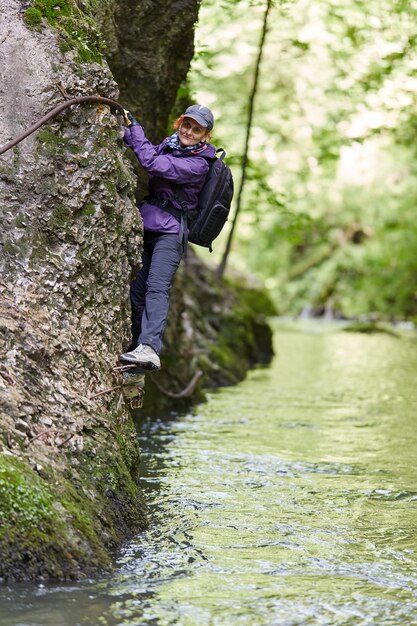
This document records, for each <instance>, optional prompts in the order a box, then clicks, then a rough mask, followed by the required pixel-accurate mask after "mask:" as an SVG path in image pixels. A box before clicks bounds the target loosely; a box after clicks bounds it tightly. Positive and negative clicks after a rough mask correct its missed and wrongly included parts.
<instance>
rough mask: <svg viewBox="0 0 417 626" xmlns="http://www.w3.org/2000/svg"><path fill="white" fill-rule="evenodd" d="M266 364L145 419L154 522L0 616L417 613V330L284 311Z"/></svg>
mask: <svg viewBox="0 0 417 626" xmlns="http://www.w3.org/2000/svg"><path fill="white" fill-rule="evenodd" d="M275 339H276V351H277V356H276V357H275V359H274V361H273V363H272V365H271V367H268V368H263V369H256V370H254V371H252V372H251V373H250V374H249V376H248V377H247V379H246V380H245V381H244V382H242V383H241V384H239V385H237V386H235V387H231V388H226V389H222V390H220V391H218V392H216V393H213V394H211V396H210V398H209V401H208V402H207V403H206V404H203V405H200V406H199V407H197V408H196V409H195V410H194V412H193V413H192V414H188V415H171V416H168V417H166V418H165V419H163V420H155V419H153V420H151V419H144V421H143V423H142V424H141V426H140V442H141V446H142V449H143V457H142V458H143V461H142V465H143V475H142V482H143V486H144V489H145V491H146V493H147V499H148V502H149V504H150V528H149V530H148V531H147V532H145V533H143V534H141V535H140V536H138V537H137V538H135V539H134V540H133V541H132V542H131V543H130V544H129V545H127V546H125V548H124V549H123V550H122V551H121V552H120V554H119V555H118V559H117V562H116V564H115V568H114V572H113V573H112V574H111V575H108V576H106V577H104V578H102V579H100V580H94V581H89V582H87V583H83V584H74V585H60V586H54V587H51V586H49V587H48V586H38V587H35V588H29V587H27V586H25V587H13V588H7V589H3V590H1V591H0V624H1V626H17V625H19V626H76V625H80V626H87V625H93V626H100V625H103V626H116V625H118V626H122V625H123V626H128V625H129V626H132V625H134V626H136V625H137V626H139V625H142V624H144V625H146V626H168V625H180V626H197V625H198V626H240V625H245V626H298V625H299V626H307V625H314V626H325V625H326V626H342V625H343V626H388V625H390V626H400V625H403V624H406V625H413V624H414V625H417V467H416V465H417V464H416V458H417V445H416V444H417V340H416V338H415V336H411V335H410V336H408V337H407V336H406V337H403V338H396V337H393V336H390V335H388V334H374V335H364V334H359V333H348V332H342V331H341V330H340V329H338V328H336V327H333V326H328V325H320V324H314V325H311V326H307V327H306V328H303V327H301V326H299V325H298V326H291V325H290V324H288V325H286V326H281V327H280V328H278V330H277V332H276V337H275Z"/></svg>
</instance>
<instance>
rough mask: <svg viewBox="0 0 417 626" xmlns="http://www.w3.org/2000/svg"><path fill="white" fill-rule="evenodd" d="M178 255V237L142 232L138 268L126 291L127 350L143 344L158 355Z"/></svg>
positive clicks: (179, 248) (178, 259)
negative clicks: (129, 335)
mask: <svg viewBox="0 0 417 626" xmlns="http://www.w3.org/2000/svg"><path fill="white" fill-rule="evenodd" d="M182 253H183V250H182V246H181V243H180V241H179V238H178V235H175V234H168V233H152V232H150V231H145V237H144V249H143V256H142V268H141V270H140V271H139V273H138V275H137V276H136V278H135V280H134V281H133V282H132V284H131V287H130V302H131V307H132V343H131V346H130V348H129V349H130V350H133V349H134V348H136V346H137V345H139V344H140V343H144V344H146V345H148V346H151V347H152V348H153V349H154V350H155V352H156V353H157V354H159V353H160V351H161V348H162V336H163V334H164V330H165V325H166V321H167V317H168V309H169V296H170V292H171V286H172V283H173V279H174V276H175V272H176V271H177V268H178V265H179V264H180V261H181V257H182Z"/></svg>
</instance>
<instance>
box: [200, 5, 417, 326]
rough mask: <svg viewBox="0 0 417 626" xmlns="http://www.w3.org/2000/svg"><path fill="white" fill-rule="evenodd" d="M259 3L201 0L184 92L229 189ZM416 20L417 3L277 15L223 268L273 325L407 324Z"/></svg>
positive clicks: (412, 264)
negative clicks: (231, 270) (326, 318)
mask: <svg viewBox="0 0 417 626" xmlns="http://www.w3.org/2000/svg"><path fill="white" fill-rule="evenodd" d="M264 5H265V3H264V2H263V3H262V2H261V3H252V2H250V1H249V0H241V1H240V2H233V1H231V0H230V1H228V2H223V3H222V7H221V9H220V8H219V5H218V3H217V2H215V0H206V1H205V2H204V3H203V5H202V7H201V11H200V24H199V27H198V30H197V53H196V57H195V60H194V63H193V68H192V71H191V73H190V76H189V81H188V82H189V85H190V88H191V91H192V92H193V93H194V97H195V99H196V100H197V101H201V102H203V103H205V104H207V105H208V106H210V107H211V108H212V109H213V110H214V113H215V118H216V125H215V132H216V140H217V141H216V143H218V144H220V145H224V147H225V148H226V149H227V152H228V156H229V157H230V156H232V157H233V156H234V158H232V166H233V169H234V174H235V179H236V182H237V183H238V180H239V176H240V163H239V157H240V155H241V154H242V151H243V142H244V137H245V130H246V129H245V124H246V121H247V115H248V110H247V104H248V98H249V89H250V85H251V82H252V77H253V71H254V63H255V59H256V45H257V41H258V39H259V33H260V28H261V21H262V11H263V8H264ZM416 17H417V2H416V1H415V0H413V1H412V2H395V3H392V2H390V1H389V0H383V1H382V2H381V1H380V0H370V2H368V3H365V4H364V3H363V2H361V1H360V0H341V2H337V3H335V2H333V0H324V1H323V2H321V3H319V4H317V3H306V2H304V0H295V1H294V2H292V3H281V4H275V7H274V9H273V12H272V15H271V21H270V30H269V33H268V35H267V40H266V49H265V56H264V62H263V66H262V68H261V76H260V90H259V93H258V95H257V99H256V101H255V118H254V128H253V133H252V137H251V144H250V163H249V169H248V172H247V182H246V186H245V193H244V198H243V214H242V215H241V218H240V220H239V226H238V240H237V241H236V242H235V249H234V251H233V256H232V259H231V265H234V266H236V267H238V268H240V269H245V270H250V271H251V272H254V273H255V274H256V275H257V276H259V277H260V278H262V279H263V280H265V281H266V284H267V286H268V287H270V289H271V293H272V294H273V296H274V299H275V301H276V302H277V305H278V308H279V311H280V312H281V313H291V314H297V313H300V312H301V311H303V310H312V311H313V312H317V313H322V312H323V311H324V310H325V309H327V310H329V309H332V310H333V312H334V313H339V314H341V315H345V316H353V315H355V316H358V315H361V314H368V315H369V314H371V313H378V314H379V315H380V316H383V317H386V318H387V317H395V318H397V317H409V318H413V317H415V316H417V294H416V290H415V286H414V285H415V274H416V269H417V268H416V261H415V252H414V251H415V248H416V244H417V233H416V228H415V225H414V208H413V207H415V204H416V201H417V187H416V185H415V182H414V181H415V178H416V173H417V172H416V167H415V165H414V163H415V152H416V145H417V144H416V142H415V140H414V137H415V131H416V130H417V115H416V113H415V111H416V104H417V98H416V95H415V94H416V93H417V89H416V87H417V82H416V78H415V64H416V52H417V38H416V35H415V22H416ZM219 32H221V33H222V36H221V37H218V36H217V34H218V33H219ZM200 42H203V43H200ZM216 244H217V242H216ZM221 244H222V241H220V246H218V245H216V249H218V248H219V247H220V249H221Z"/></svg>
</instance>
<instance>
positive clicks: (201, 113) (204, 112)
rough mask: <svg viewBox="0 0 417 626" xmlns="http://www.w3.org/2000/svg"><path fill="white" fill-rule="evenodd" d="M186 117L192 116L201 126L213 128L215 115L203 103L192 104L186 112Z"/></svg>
mask: <svg viewBox="0 0 417 626" xmlns="http://www.w3.org/2000/svg"><path fill="white" fill-rule="evenodd" d="M184 117H191V118H192V119H193V120H195V121H196V122H198V123H199V124H200V126H203V127H204V128H208V130H211V129H212V128H213V126H214V115H213V113H212V112H211V111H210V109H208V108H207V107H205V106H203V105H201V104H192V105H191V106H190V107H188V109H187V110H186V111H185V113H184Z"/></svg>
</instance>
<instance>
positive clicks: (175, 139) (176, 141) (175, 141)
mask: <svg viewBox="0 0 417 626" xmlns="http://www.w3.org/2000/svg"><path fill="white" fill-rule="evenodd" d="M204 143H205V142H204V141H199V142H198V143H196V144H194V145H193V146H182V145H181V143H180V136H179V132H178V131H177V130H176V131H175V133H173V134H172V135H171V137H168V139H167V140H166V145H167V146H168V147H169V148H171V150H180V152H191V151H192V150H198V148H200V147H201V146H203V145H204Z"/></svg>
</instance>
